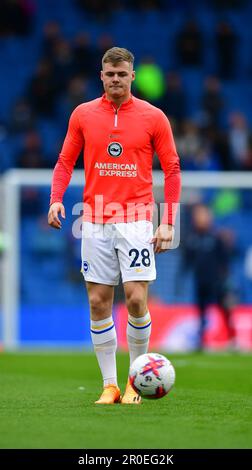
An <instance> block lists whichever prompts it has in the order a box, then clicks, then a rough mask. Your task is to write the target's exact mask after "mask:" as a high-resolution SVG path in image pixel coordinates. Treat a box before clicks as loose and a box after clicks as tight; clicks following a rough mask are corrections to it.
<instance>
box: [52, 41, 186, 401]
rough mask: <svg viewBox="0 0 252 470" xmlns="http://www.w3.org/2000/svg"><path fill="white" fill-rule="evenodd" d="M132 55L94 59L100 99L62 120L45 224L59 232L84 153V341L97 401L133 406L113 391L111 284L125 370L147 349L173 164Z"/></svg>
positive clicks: (172, 194) (163, 127)
mask: <svg viewBox="0 0 252 470" xmlns="http://www.w3.org/2000/svg"><path fill="white" fill-rule="evenodd" d="M133 62H134V56H133V55H132V53H131V52H129V51H128V50H126V49H123V48H119V47H113V48H112V49H109V50H108V51H107V52H106V53H105V54H104V56H103V59H102V71H101V80H102V82H103V86H104V91H105V93H104V95H103V96H102V97H101V98H97V99H95V100H93V101H90V102H87V103H83V104H81V105H80V106H78V107H77V108H76V109H75V110H74V111H73V113H72V115H71V117H70V121H69V127H68V131H67V135H66V138H65V141H64V144H63V148H62V151H61V153H60V156H59V159H58V162H57V164H56V166H55V169H54V173H53V181H52V191H51V201H50V210H49V214H48V223H49V224H50V225H51V226H52V227H54V228H57V229H60V228H61V221H60V219H59V215H61V216H62V217H63V218H65V209H64V206H63V204H62V200H63V195H64V193H65V190H66V188H67V186H68V184H69V182H70V179H71V175H72V171H73V167H74V165H75V162H76V160H77V158H78V156H79V153H80V151H81V149H82V148H84V168H85V177H86V184H85V190H84V216H83V239H82V272H83V275H84V278H85V281H86V287H87V292H88V298H89V304H90V317H91V320H90V322H91V337H92V341H93V345H94V349H95V353H96V356H97V360H98V363H99V366H100V369H101V373H102V377H103V386H104V390H103V393H102V395H101V397H100V399H99V400H98V401H96V403H97V404H112V403H116V402H119V401H121V403H123V404H139V403H140V401H141V399H140V397H139V395H137V394H136V393H135V392H134V390H133V389H132V387H131V385H130V383H129V382H128V383H127V386H126V390H125V393H124V396H123V398H122V399H121V397H120V390H119V388H118V385H117V371H116V348H117V339H116V331H115V326H114V322H113V318H112V305H113V296H114V286H115V285H117V284H118V282H119V276H120V274H121V276H122V282H123V286H124V292H125V299H126V305H127V308H128V312H129V316H128V326H127V338H128V347H129V353H130V363H132V362H133V361H134V359H135V358H136V357H138V356H139V355H140V354H144V353H146V352H147V350H148V344H149V337H150V332H151V317H150V313H149V311H148V306H147V296H148V283H149V281H152V280H154V279H155V278H156V271H155V259H154V253H161V252H163V251H165V250H166V249H168V248H169V244H170V243H171V241H172V237H173V225H174V220H175V212H176V211H175V210H172V209H174V205H175V206H176V204H177V203H178V201H179V196H180V167H179V159H178V156H177V153H176V149H175V145H174V140H173V136H172V131H171V128H170V124H169V122H168V120H167V118H166V116H165V115H164V114H163V113H162V111H161V110H160V109H158V108H155V107H154V106H152V105H151V104H149V103H147V102H146V101H142V100H139V99H137V98H135V97H133V96H132V95H131V83H132V81H133V80H134V78H135V72H134V70H133ZM154 151H156V152H157V154H158V156H159V159H160V162H161V166H162V168H163V171H164V174H165V188H164V192H165V202H166V203H167V207H168V209H167V211H165V214H164V217H163V220H162V223H161V225H160V226H159V227H158V228H157V230H156V232H155V235H154V237H153V227H152V222H151V218H152V209H153V195H152V159H153V154H154Z"/></svg>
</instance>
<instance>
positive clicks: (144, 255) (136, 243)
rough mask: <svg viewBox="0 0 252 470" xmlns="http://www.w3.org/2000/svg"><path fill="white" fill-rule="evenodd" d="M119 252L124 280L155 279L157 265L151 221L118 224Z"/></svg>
mask: <svg viewBox="0 0 252 470" xmlns="http://www.w3.org/2000/svg"><path fill="white" fill-rule="evenodd" d="M117 233H118V237H117V244H116V248H117V254H118V259H119V263H120V270H121V275H122V282H123V283H125V282H128V281H153V280H154V279H156V267H155V256H154V249H153V244H152V243H151V239H152V237H153V226H152V223H151V222H148V221H139V222H131V223H128V224H118V226H117Z"/></svg>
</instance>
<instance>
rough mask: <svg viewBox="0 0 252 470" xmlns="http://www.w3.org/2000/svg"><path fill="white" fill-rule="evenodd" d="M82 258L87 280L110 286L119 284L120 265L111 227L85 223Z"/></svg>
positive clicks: (82, 267)
mask: <svg viewBox="0 0 252 470" xmlns="http://www.w3.org/2000/svg"><path fill="white" fill-rule="evenodd" d="M81 258H82V266H81V272H82V274H83V276H84V279H85V281H86V282H92V283H97V284H103V285H108V286H114V285H117V284H118V282H119V278H120V266H119V261H118V258H117V254H116V251H115V248H114V241H113V233H112V230H111V227H106V228H104V226H103V225H102V224H91V223H90V222H84V223H83V232H82V244H81Z"/></svg>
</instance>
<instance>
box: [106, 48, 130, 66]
mask: <svg viewBox="0 0 252 470" xmlns="http://www.w3.org/2000/svg"><path fill="white" fill-rule="evenodd" d="M124 61H125V62H129V63H130V64H132V65H133V64H134V56H133V54H132V52H130V51H128V49H124V47H112V48H111V49H108V50H107V51H106V52H105V54H104V56H103V58H102V65H103V64H106V63H111V64H113V65H116V64H118V63H120V62H124Z"/></svg>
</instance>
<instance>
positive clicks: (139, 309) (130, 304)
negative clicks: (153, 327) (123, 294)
mask: <svg viewBox="0 0 252 470" xmlns="http://www.w3.org/2000/svg"><path fill="white" fill-rule="evenodd" d="M126 304H127V309H128V311H129V313H131V314H133V315H141V314H142V313H143V311H144V309H145V299H144V298H143V296H142V295H140V294H139V293H137V292H136V293H132V294H131V295H130V296H129V297H128V298H127V299H126Z"/></svg>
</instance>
